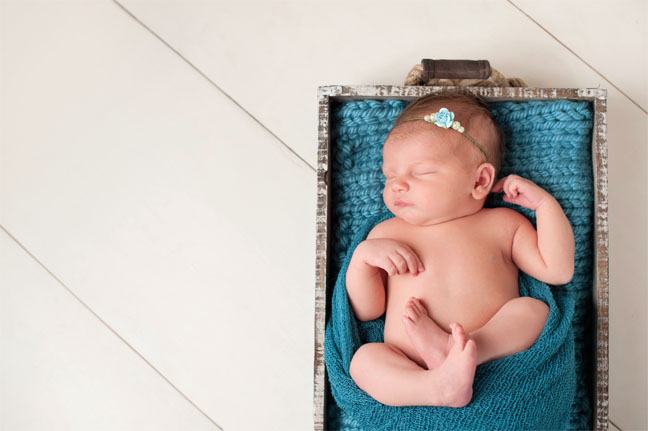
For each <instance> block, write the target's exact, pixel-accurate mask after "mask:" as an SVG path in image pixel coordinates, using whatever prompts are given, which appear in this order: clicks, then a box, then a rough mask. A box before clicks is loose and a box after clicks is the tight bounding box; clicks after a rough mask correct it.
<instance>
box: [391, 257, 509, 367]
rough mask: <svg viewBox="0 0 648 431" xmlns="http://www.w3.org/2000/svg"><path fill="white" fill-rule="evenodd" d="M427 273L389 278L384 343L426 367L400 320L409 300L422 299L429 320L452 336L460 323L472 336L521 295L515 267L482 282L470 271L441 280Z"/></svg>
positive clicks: (494, 273)
mask: <svg viewBox="0 0 648 431" xmlns="http://www.w3.org/2000/svg"><path fill="white" fill-rule="evenodd" d="M426 268H427V267H426ZM426 272H428V270H426V271H424V272H422V273H420V274H419V275H418V276H417V277H414V276H412V275H411V274H409V273H407V274H402V275H397V276H393V277H389V280H388V288H387V309H386V313H385V333H384V338H385V342H386V343H389V344H391V345H393V346H395V347H398V348H399V349H400V350H401V351H403V353H405V354H406V355H407V356H409V357H410V358H411V359H414V360H416V362H418V363H419V365H421V364H424V363H423V360H422V359H421V357H420V356H419V355H418V353H417V352H416V350H415V349H414V346H413V345H412V344H411V342H410V340H409V337H408V336H407V332H405V326H404V324H403V322H402V320H401V317H402V316H403V314H404V313H405V305H406V304H407V301H408V300H409V298H410V297H412V296H413V297H416V298H419V299H421V302H422V303H423V305H424V306H425V307H426V309H427V311H428V314H429V315H430V317H431V318H432V319H433V320H434V321H435V322H436V323H437V324H438V325H439V326H440V327H441V329H443V330H444V331H446V332H448V333H450V323H452V322H458V323H460V324H461V325H462V326H463V327H464V329H465V331H466V334H470V333H471V332H473V331H475V330H477V329H479V328H481V327H482V326H483V325H484V324H486V322H488V321H489V320H490V318H491V317H493V315H494V314H495V313H496V312H497V311H498V310H499V309H500V308H501V307H502V306H503V305H504V304H505V303H506V302H507V301H509V300H510V299H512V298H515V297H518V296H519V290H518V285H517V276H518V272H517V268H515V267H512V266H511V267H508V268H506V269H504V268H501V269H500V271H493V272H492V273H489V274H487V275H486V276H483V277H479V279H480V280H481V281H477V278H476V274H474V273H472V272H471V271H467V270H463V271H459V272H458V273H456V274H454V275H453V276H450V277H447V276H441V277H440V276H439V272H438V271H429V272H428V273H427V274H426ZM440 279H442V280H443V282H441V281H439V280H440ZM422 366H423V365H422Z"/></svg>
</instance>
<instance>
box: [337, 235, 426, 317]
mask: <svg viewBox="0 0 648 431" xmlns="http://www.w3.org/2000/svg"><path fill="white" fill-rule="evenodd" d="M375 232H376V231H372V232H370V233H369V235H368V236H367V239H366V240H364V241H362V242H361V243H360V244H358V246H357V247H356V248H355V250H354V252H353V255H352V256H351V260H350V261H349V267H348V268H347V272H346V288H347V293H348V295H349V302H350V303H351V307H352V308H353V311H354V313H355V315H356V318H358V320H361V321H367V320H373V319H377V318H378V317H380V316H382V314H383V313H384V312H385V302H386V301H385V295H386V293H385V288H386V280H387V274H389V275H396V274H404V273H406V272H411V273H412V274H413V275H417V274H418V273H419V272H421V271H423V270H424V268H423V263H422V262H421V260H420V259H419V257H418V256H417V255H416V253H415V252H414V251H413V250H412V249H411V248H410V247H409V246H408V245H406V244H403V243H401V242H399V241H396V240H393V239H388V238H373V237H372V235H373V234H375ZM383 270H384V271H383Z"/></svg>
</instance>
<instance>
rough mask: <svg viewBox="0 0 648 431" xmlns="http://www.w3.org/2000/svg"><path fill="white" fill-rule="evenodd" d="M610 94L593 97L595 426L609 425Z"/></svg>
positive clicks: (603, 428)
mask: <svg viewBox="0 0 648 431" xmlns="http://www.w3.org/2000/svg"><path fill="white" fill-rule="evenodd" d="M606 115H607V96H606V95H601V96H599V97H597V98H596V99H594V125H593V132H594V133H593V135H594V136H593V139H592V156H593V157H592V164H593V166H592V167H593V172H594V183H595V184H596V192H595V193H596V194H595V204H596V205H595V206H594V223H595V240H594V242H595V243H594V247H595V250H594V256H595V262H596V265H595V267H594V281H595V286H594V291H593V292H592V297H593V299H594V307H595V310H596V370H595V373H596V375H595V385H596V387H595V392H596V404H595V406H594V412H593V413H594V428H595V429H596V430H597V431H599V430H607V429H608V427H609V421H608V419H609V411H608V410H609V399H608V398H609V262H610V257H609V225H608V170H607V163H608V157H607V152H608V151H607V118H606Z"/></svg>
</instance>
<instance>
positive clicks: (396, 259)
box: [387, 253, 407, 274]
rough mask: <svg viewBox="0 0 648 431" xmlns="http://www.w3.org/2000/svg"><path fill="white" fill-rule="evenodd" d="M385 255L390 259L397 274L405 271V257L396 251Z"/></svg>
mask: <svg viewBox="0 0 648 431" xmlns="http://www.w3.org/2000/svg"><path fill="white" fill-rule="evenodd" d="M387 257H388V258H389V259H390V260H391V262H392V263H393V264H394V266H395V267H396V270H397V272H398V274H403V273H405V272H407V262H406V261H405V258H403V256H401V255H400V254H398V253H392V254H390V255H389V256H387Z"/></svg>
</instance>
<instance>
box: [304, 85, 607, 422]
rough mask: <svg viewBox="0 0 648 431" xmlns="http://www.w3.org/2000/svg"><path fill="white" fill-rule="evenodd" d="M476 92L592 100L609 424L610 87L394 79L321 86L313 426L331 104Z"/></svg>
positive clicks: (599, 385)
mask: <svg viewBox="0 0 648 431" xmlns="http://www.w3.org/2000/svg"><path fill="white" fill-rule="evenodd" d="M446 93H450V94H455V93H472V94H476V95H479V96H481V97H483V98H485V99H486V100H488V101H506V100H510V101H525V100H557V99H569V100H587V101H590V102H592V103H593V106H594V130H593V134H592V165H593V166H592V168H593V172H594V186H595V194H594V196H595V202H594V223H595V226H594V247H595V250H594V259H595V269H594V271H595V273H594V285H593V292H592V294H593V295H592V296H593V300H594V303H595V304H594V305H595V310H596V361H595V362H596V376H595V382H596V383H595V391H596V393H595V404H594V406H593V410H594V429H595V430H597V431H600V430H607V429H608V386H609V385H608V380H609V358H608V342H609V330H608V325H609V321H608V309H609V302H608V301H609V273H608V270H609V255H608V188H607V130H606V124H607V123H606V113H607V91H606V90H605V89H600V88H532V87H438V86H430V87H428V86H395V85H357V86H346V85H330V86H323V87H319V88H318V102H319V112H318V115H319V124H318V161H317V220H316V223H317V241H316V244H317V250H316V286H315V358H314V359H315V373H314V394H313V400H314V428H315V430H324V429H326V423H325V417H326V405H325V402H324V401H325V400H324V398H325V397H324V395H325V392H324V391H325V383H326V379H325V366H324V360H323V359H324V358H323V349H324V329H325V327H324V325H325V322H326V315H327V314H326V313H327V311H328V310H326V298H327V292H326V287H327V264H326V261H327V253H328V245H329V237H328V226H329V225H330V224H329V221H330V211H329V209H330V195H329V190H328V186H329V184H330V169H329V149H330V124H329V121H330V108H331V103H332V102H333V101H347V100H362V99H377V100H385V99H404V100H409V99H415V98H418V97H421V96H425V95H428V94H446Z"/></svg>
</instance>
